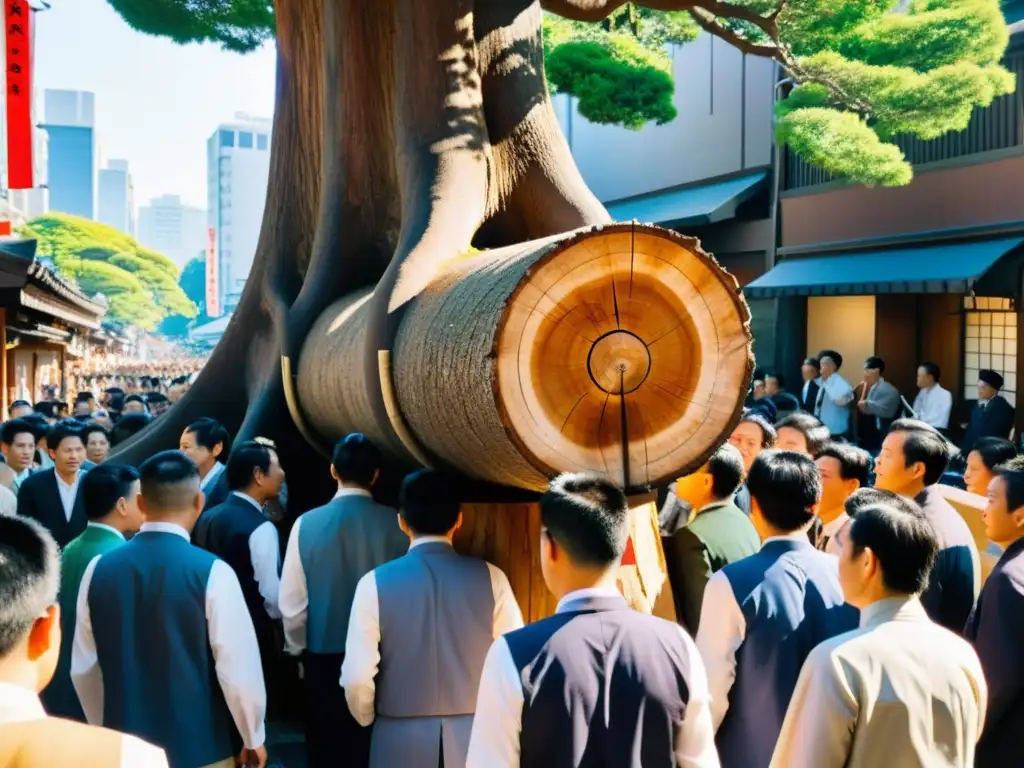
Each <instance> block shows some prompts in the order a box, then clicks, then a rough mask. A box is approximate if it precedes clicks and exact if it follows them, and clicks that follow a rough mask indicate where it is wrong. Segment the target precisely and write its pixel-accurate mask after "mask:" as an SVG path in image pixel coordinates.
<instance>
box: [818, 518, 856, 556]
mask: <svg viewBox="0 0 1024 768" xmlns="http://www.w3.org/2000/svg"><path fill="white" fill-rule="evenodd" d="M848 522H850V516H849V515H848V514H846V512H845V511H843V512H840V513H839V515H838V516H836V518H835V519H834V520H832V521H831V522H828V523H825V524H824V525H823V526H822V527H821V540H820V541H819V544H818V549H820V550H822V551H824V552H828V553H829V554H830V555H835V556H836V557H838V556H839V553H840V551H841V550H840V547H839V542H838V541H836V536H837V535H838V534H839V532H840V531H841V530H843V526H844V525H846V524H847V523H848Z"/></svg>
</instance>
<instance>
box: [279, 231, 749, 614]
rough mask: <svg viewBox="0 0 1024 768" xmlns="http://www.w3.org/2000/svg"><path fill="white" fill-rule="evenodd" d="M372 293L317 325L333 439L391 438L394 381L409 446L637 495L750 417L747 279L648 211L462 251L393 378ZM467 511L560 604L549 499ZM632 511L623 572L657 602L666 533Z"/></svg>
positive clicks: (314, 402) (501, 473)
mask: <svg viewBox="0 0 1024 768" xmlns="http://www.w3.org/2000/svg"><path fill="white" fill-rule="evenodd" d="M372 299H373V291H372V290H364V291H361V292H356V293H353V294H351V295H349V296H347V297H345V298H343V299H341V300H339V301H337V302H336V303H335V304H333V305H332V306H331V307H330V308H329V309H328V310H327V311H326V312H325V313H324V314H323V315H322V316H321V317H320V319H319V320H318V321H317V323H316V324H315V325H314V327H313V329H312V331H311V332H310V334H309V336H308V341H307V342H306V345H305V346H304V348H303V349H302V352H301V355H300V357H299V363H298V374H297V386H296V389H297V400H298V402H299V403H301V410H302V413H303V415H304V418H306V419H307V420H308V422H309V423H312V424H315V425H316V428H317V430H318V431H319V432H320V433H321V434H323V435H324V436H325V437H327V438H337V437H339V436H341V435H344V434H346V433H348V432H353V431H358V432H364V433H366V434H367V435H368V436H370V437H371V438H373V439H376V440H378V441H379V442H380V444H381V445H384V446H387V445H388V444H389V438H390V436H389V435H387V434H384V433H383V432H382V429H381V427H380V422H379V419H378V418H376V414H375V413H374V411H373V407H372V403H371V401H370V399H369V398H368V397H367V393H368V392H371V391H380V392H383V394H384V400H385V405H386V408H387V417H388V419H389V421H390V428H391V429H392V430H393V434H395V435H398V437H399V439H400V440H401V442H402V444H403V447H404V449H405V451H406V452H407V453H408V454H409V455H411V456H413V457H415V458H416V459H417V460H418V461H419V462H420V463H421V464H423V465H426V466H434V467H439V468H449V469H453V470H457V471H458V472H459V473H461V474H463V475H468V476H470V477H473V478H476V479H478V480H482V481H486V482H488V483H492V484H497V485H500V486H511V487H515V488H520V489H526V490H530V491H540V490H543V489H544V487H545V486H546V484H547V482H548V480H549V479H550V478H551V477H552V476H554V475H556V474H558V473H560V472H580V471H597V472H602V473H604V474H606V475H608V476H610V477H611V478H613V479H614V480H616V481H617V482H618V483H620V484H621V485H622V486H623V487H624V488H626V489H627V490H628V491H629V492H630V493H632V494H634V496H635V495H636V494H639V493H642V492H644V491H647V490H648V489H650V488H651V487H654V486H658V485H660V484H664V483H667V482H670V481H671V480H673V479H674V478H676V477H679V476H680V475H683V474H686V473H687V472H689V471H691V470H693V469H695V468H696V467H698V466H700V465H701V464H702V463H703V462H704V461H706V459H707V457H708V456H709V455H710V454H711V453H712V452H713V451H714V450H715V449H716V447H717V446H718V445H719V444H720V443H721V442H722V441H723V440H724V439H725V437H726V436H727V435H728V434H729V432H730V431H731V430H732V428H733V426H735V424H736V422H737V421H738V419H739V417H740V414H741V412H742V408H743V401H744V398H745V395H746V391H747V387H748V385H749V380H750V376H751V373H752V368H753V358H752V354H751V336H750V329H749V320H750V318H749V313H748V310H747V307H746V304H745V303H744V301H743V298H742V296H741V295H740V293H739V290H738V287H737V284H736V281H735V280H734V279H733V278H732V277H731V276H730V275H729V274H728V273H727V272H725V270H723V269H722V268H721V267H720V266H719V265H718V264H717V262H716V261H715V260H714V259H713V258H712V257H711V256H709V255H708V254H706V253H704V252H703V251H702V250H701V248H700V246H699V243H698V242H697V241H696V240H694V239H692V238H686V237H682V236H680V235H678V234H676V233H673V232H670V231H667V230H663V229H660V228H658V227H654V226H651V225H642V224H638V223H635V222H634V223H627V224H613V225H606V226H600V227H593V228H586V229H582V230H578V231H575V232H571V233H567V234H564V235H558V236H554V237H548V238H544V239H541V240H534V241H529V242H526V243H522V244H519V245H514V246H509V247H506V248H501V249H496V250H493V251H487V252H484V253H480V254H476V255H464V256H461V257H459V256H457V255H456V254H453V259H452V261H451V262H450V263H449V264H448V265H447V267H446V268H444V269H442V270H441V273H440V274H438V275H437V276H436V277H435V278H434V279H433V280H432V282H430V283H429V285H427V287H426V288H425V289H424V290H422V291H420V292H419V293H418V294H417V295H416V296H415V297H414V298H413V299H412V300H411V301H409V302H408V303H407V304H406V305H405V306H404V307H403V310H402V314H401V317H400V322H399V324H398V328H397V331H396V337H395V342H394V345H393V347H392V348H393V353H388V352H386V351H382V352H381V353H380V355H379V360H378V363H379V364H378V368H377V374H378V375H379V377H380V380H379V381H369V380H367V378H368V377H369V376H370V375H371V374H370V373H368V371H370V369H369V368H368V367H367V366H361V365H359V364H358V361H361V360H364V359H366V355H367V352H368V350H367V348H366V345H367V343H368V342H367V333H366V328H367V325H368V323H369V322H370V307H371V306H372V305H373V301H372ZM375 388H379V389H376V390H375ZM325 393H331V394H330V396H325ZM464 511H465V518H466V525H465V527H464V530H463V531H462V532H461V533H460V536H459V538H458V540H457V543H458V544H459V545H460V546H461V548H462V549H464V550H465V551H470V552H473V553H474V554H478V555H480V556H485V557H487V559H489V560H491V562H494V563H495V564H496V565H498V566H499V567H501V568H502V569H503V570H505V571H506V573H510V574H513V575H514V578H513V587H514V588H515V590H516V594H517V596H518V597H519V599H520V602H521V604H522V605H523V607H524V613H526V614H527V615H530V616H532V617H534V618H536V617H538V616H539V615H543V614H544V613H546V612H548V611H549V610H550V609H551V608H552V607H553V606H551V605H549V604H548V602H547V601H546V599H545V598H544V597H543V585H542V584H540V581H539V578H538V573H539V572H538V571H537V570H536V567H535V566H536V560H537V553H536V547H537V543H536V539H537V536H536V535H535V534H536V533H537V532H538V530H539V527H538V523H537V512H536V505H535V504H529V503H527V504H522V503H518V504H509V505H495V504H493V503H491V504H471V505H467V506H466V507H465V508H464ZM632 514H633V519H632V520H631V530H632V531H633V538H632V539H631V545H630V546H631V548H632V553H631V554H632V555H633V556H634V557H636V558H637V561H636V563H635V564H628V563H627V564H624V568H628V566H630V565H632V566H633V568H632V571H628V572H627V573H626V575H625V577H624V578H625V582H628V581H629V580H630V577H629V573H633V572H635V574H636V577H637V580H634V582H635V583H632V584H629V583H624V585H623V586H624V591H625V592H627V593H632V594H633V599H632V602H633V603H634V604H637V605H639V607H643V608H646V609H647V610H649V609H650V607H651V606H652V605H653V603H654V601H655V598H656V597H657V594H658V592H659V590H660V589H661V583H662V582H663V581H664V576H663V568H662V567H661V563H660V558H661V552H660V546H658V544H657V541H656V539H657V537H656V536H654V537H653V538H654V540H655V541H654V543H653V544H650V545H649V546H646V547H644V548H643V550H644V551H643V553H641V552H638V551H637V547H636V543H637V542H639V541H641V539H642V540H643V541H650V539H651V538H652V537H651V536H650V535H649V532H650V530H651V527H652V526H655V525H656V510H655V509H654V505H653V503H650V502H649V501H644V502H643V503H641V504H637V505H635V506H634V509H633V513H632ZM502 516H505V517H510V518H512V519H511V520H502V519H499V518H501V517H502ZM638 532H639V533H640V534H643V536H639V535H638ZM495 537H498V538H499V539H502V540H501V541H497V542H496V540H495ZM510 537H511V538H510ZM506 539H507V540H508V541H509V542H511V543H510V544H509V545H508V546H504V545H505V543H506V542H505V540H506ZM652 559H653V560H656V561H657V562H656V563H654V565H656V566H657V567H655V568H652V567H651V565H652V564H651V560H652ZM524 564H526V566H527V567H524ZM652 572H656V573H657V574H658V575H657V576H656V577H654V578H652V577H651V575H650V574H651V573H652ZM519 573H522V574H523V575H522V576H521V577H518V576H515V574H519ZM645 573H646V574H647V577H646V578H644V574H645ZM531 574H532V575H531ZM538 591H540V592H539V593H538ZM536 606H541V607H540V608H537V607H536Z"/></svg>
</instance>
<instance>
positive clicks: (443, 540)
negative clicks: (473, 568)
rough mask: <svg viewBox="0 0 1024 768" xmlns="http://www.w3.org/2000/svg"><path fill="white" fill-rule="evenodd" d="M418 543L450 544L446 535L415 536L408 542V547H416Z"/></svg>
mask: <svg viewBox="0 0 1024 768" xmlns="http://www.w3.org/2000/svg"><path fill="white" fill-rule="evenodd" d="M420 544H447V545H448V546H451V542H449V541H448V537H447V536H417V537H416V538H415V539H413V540H412V541H411V542H410V543H409V549H413V548H415V547H418V546H419V545H420Z"/></svg>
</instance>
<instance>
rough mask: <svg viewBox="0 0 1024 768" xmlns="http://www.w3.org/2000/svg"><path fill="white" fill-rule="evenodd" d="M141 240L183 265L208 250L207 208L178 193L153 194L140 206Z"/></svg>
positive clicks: (139, 238)
mask: <svg viewBox="0 0 1024 768" xmlns="http://www.w3.org/2000/svg"><path fill="white" fill-rule="evenodd" d="M138 240H139V242H140V243H142V244H143V245H144V246H146V247H147V248H152V249H153V250H154V251H158V252H159V253H162V254H163V255H164V256H166V257H167V258H169V259H171V261H173V262H174V263H175V264H177V265H178V267H180V268H184V267H185V265H186V264H187V263H188V262H189V261H190V260H191V259H193V258H194V257H195V256H196V255H197V254H202V253H205V252H206V211H205V210H203V209H202V208H198V207H196V206H193V205H189V204H188V203H186V202H183V201H182V199H181V197H180V196H178V195H161V196H160V197H154V198H153V199H152V200H150V201H149V204H148V205H143V206H140V207H139V234H138Z"/></svg>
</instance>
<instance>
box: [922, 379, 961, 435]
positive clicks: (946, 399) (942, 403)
mask: <svg viewBox="0 0 1024 768" xmlns="http://www.w3.org/2000/svg"><path fill="white" fill-rule="evenodd" d="M952 410H953V395H952V393H950V391H949V390H948V389H943V388H942V385H941V384H935V385H934V386H932V387H929V388H927V389H922V390H921V391H920V392H918V393H917V397H916V398H915V399H914V415H915V416H916V417H917V419H918V420H919V421H923V422H924V423H925V424H931V425H932V426H933V427H935V428H936V429H947V428H948V427H949V414H950V411H952Z"/></svg>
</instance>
